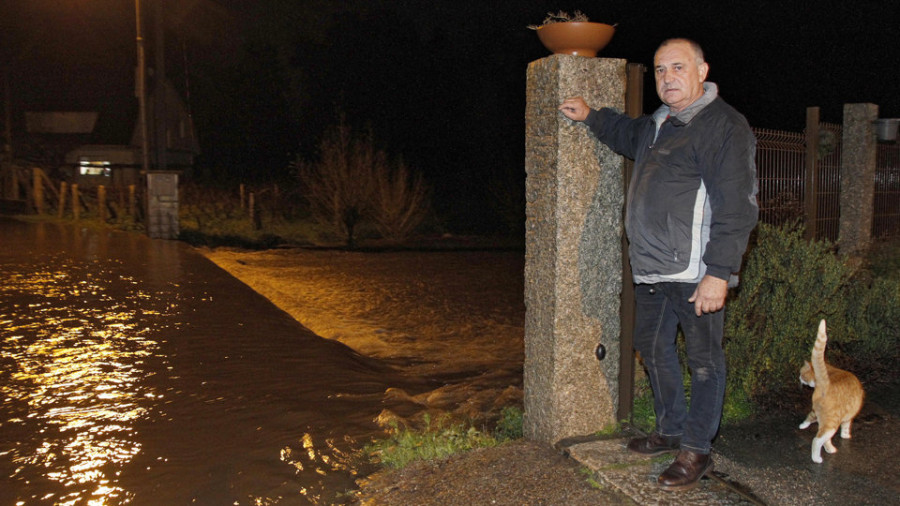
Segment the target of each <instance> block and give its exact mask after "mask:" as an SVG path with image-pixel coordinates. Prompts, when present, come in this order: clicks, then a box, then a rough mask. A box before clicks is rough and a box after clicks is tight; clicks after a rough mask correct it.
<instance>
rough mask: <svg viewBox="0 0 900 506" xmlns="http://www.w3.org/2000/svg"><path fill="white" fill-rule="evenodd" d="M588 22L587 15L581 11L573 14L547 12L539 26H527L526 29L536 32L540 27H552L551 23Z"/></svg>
mask: <svg viewBox="0 0 900 506" xmlns="http://www.w3.org/2000/svg"><path fill="white" fill-rule="evenodd" d="M588 21H589V19H588V17H587V15H586V14H585V13H583V12H581V11H575V14H569V13H568V12H566V11H559V12H557V13H556V14H554V13H552V12H548V13H547V17H546V18H544V22H543V23H541V24H539V25H528V28H530V29H532V30H537V29H538V28H540V27H542V26H545V25H552V24H553V23H571V22H575V23H587V22H588Z"/></svg>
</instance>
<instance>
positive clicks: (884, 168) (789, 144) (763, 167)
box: [753, 123, 900, 241]
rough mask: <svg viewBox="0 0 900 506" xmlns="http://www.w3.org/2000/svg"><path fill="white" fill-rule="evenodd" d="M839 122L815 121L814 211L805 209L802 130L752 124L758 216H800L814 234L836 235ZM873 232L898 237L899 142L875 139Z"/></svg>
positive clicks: (767, 219) (776, 221)
mask: <svg viewBox="0 0 900 506" xmlns="http://www.w3.org/2000/svg"><path fill="white" fill-rule="evenodd" d="M841 130H842V128H841V125H835V124H830V123H821V124H820V125H819V136H818V140H817V143H818V146H817V149H816V153H817V163H816V174H815V182H814V184H815V188H816V196H815V198H816V216H815V221H814V223H810V217H809V216H807V211H806V198H807V197H806V195H807V184H808V181H809V179H807V178H806V157H807V146H806V135H805V134H803V133H798V132H786V131H782V130H769V129H763V128H754V129H753V132H754V134H755V135H756V139H757V152H756V168H757V176H758V178H759V197H758V198H759V211H760V221H762V222H764V223H769V224H773V225H780V224H783V223H785V222H788V221H792V220H795V219H797V218H801V219H802V220H803V221H804V223H806V225H807V227H809V226H810V225H812V226H814V227H815V234H816V238H817V239H827V240H829V241H837V239H838V232H839V228H840V216H841V206H840V200H841V135H842V132H841ZM874 207H875V208H874V217H873V223H872V237H873V238H888V237H900V144H897V143H879V144H878V155H877V161H876V167H875V200H874Z"/></svg>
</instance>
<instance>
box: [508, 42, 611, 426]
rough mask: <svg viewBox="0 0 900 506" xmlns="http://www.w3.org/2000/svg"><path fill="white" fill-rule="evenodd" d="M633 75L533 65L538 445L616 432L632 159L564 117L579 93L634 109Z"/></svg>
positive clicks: (595, 63)
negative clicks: (630, 96)
mask: <svg viewBox="0 0 900 506" xmlns="http://www.w3.org/2000/svg"><path fill="white" fill-rule="evenodd" d="M625 66H626V61H625V60H619V59H608V58H586V57H582V56H570V55H553V56H549V57H547V58H543V59H541V60H537V61H534V62H532V63H531V64H530V65H529V66H528V80H527V104H526V109H525V123H526V127H525V152H526V153H525V171H526V175H527V178H526V185H525V192H526V231H525V248H526V251H525V305H526V316H525V371H524V384H525V385H524V386H525V427H524V428H525V435H526V437H528V438H530V439H534V440H538V441H545V442H550V443H556V442H558V441H559V440H561V439H565V438H568V437H573V436H579V435H586V434H590V433H593V432H596V431H598V430H600V429H602V428H604V427H606V426H608V425H610V424H612V423H615V422H616V417H615V414H616V408H617V403H618V373H619V355H620V354H619V333H620V320H619V308H620V300H619V294H620V292H621V288H622V250H621V240H622V228H623V227H622V206H623V202H624V189H623V166H624V160H623V158H622V157H621V156H619V155H616V154H615V153H613V152H612V151H611V150H610V149H609V148H607V147H606V146H605V145H603V144H600V143H599V142H597V141H596V140H595V139H594V138H593V137H592V136H591V135H590V133H589V132H588V131H587V128H586V127H585V126H584V125H583V124H580V123H574V122H572V121H570V120H569V119H567V118H566V117H564V116H563V115H562V114H561V113H560V112H559V111H558V110H557V107H558V106H559V104H560V103H561V102H562V101H563V100H564V99H565V98H567V97H570V96H575V95H580V96H582V97H584V99H585V100H586V101H587V103H588V105H590V106H591V107H592V108H600V107H614V108H617V109H619V110H623V109H624V106H625V81H626V76H625ZM600 342H602V343H603V344H604V346H605V347H606V351H607V356H606V358H605V359H604V360H603V361H598V360H597V358H596V356H595V354H594V350H595V348H596V346H597V344H598V343H600Z"/></svg>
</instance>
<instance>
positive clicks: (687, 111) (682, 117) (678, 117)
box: [653, 82, 719, 128]
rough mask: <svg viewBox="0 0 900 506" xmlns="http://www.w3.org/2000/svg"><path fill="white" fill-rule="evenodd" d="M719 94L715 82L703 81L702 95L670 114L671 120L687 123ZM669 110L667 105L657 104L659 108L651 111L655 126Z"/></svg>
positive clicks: (678, 123) (660, 122)
mask: <svg viewBox="0 0 900 506" xmlns="http://www.w3.org/2000/svg"><path fill="white" fill-rule="evenodd" d="M718 96H719V87H718V86H716V83H711V82H705V83H703V95H701V96H700V98H698V99H697V100H696V101H694V103H693V104H691V105H689V106H687V107H685V108H684V109H683V110H682V111H681V112H678V113H675V114H674V115H672V122H673V123H674V124H676V125H687V124H688V123H690V122H691V120H692V119H694V116H696V115H697V113H699V112H700V111H702V110H703V108H704V107H706V106H708V105H709V104H710V103H712V101H713V100H715V99H716V98H717V97H718ZM670 114H671V111H670V110H669V106H667V105H666V104H663V105H661V106H659V109H657V110H656V112H654V113H653V120H654V121H655V122H656V124H657V128H658V126H659V125H661V124H662V122H663V121H665V120H666V118H668V117H669V115H670Z"/></svg>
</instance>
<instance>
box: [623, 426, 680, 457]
mask: <svg viewBox="0 0 900 506" xmlns="http://www.w3.org/2000/svg"><path fill="white" fill-rule="evenodd" d="M680 443H681V440H680V438H673V439H667V438H666V437H664V436H661V435H659V434H658V433H656V432H653V433H652V434H650V435H649V436H647V437H638V438H634V439H632V440H631V441H629V442H628V449H629V450H631V451H633V452H635V453H640V454H642V455H661V454H663V453H666V452H671V451H674V450H677V449H678V447H679V446H680Z"/></svg>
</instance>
